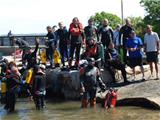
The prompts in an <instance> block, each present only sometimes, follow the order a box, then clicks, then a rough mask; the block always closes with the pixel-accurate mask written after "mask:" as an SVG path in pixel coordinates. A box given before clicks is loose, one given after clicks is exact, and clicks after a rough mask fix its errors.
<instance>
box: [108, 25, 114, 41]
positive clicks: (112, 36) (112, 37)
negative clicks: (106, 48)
mask: <svg viewBox="0 0 160 120" xmlns="http://www.w3.org/2000/svg"><path fill="white" fill-rule="evenodd" d="M109 30H110V33H111V39H112V41H111V42H113V39H114V35H113V30H112V28H110V29H109Z"/></svg>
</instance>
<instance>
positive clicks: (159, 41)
mask: <svg viewBox="0 0 160 120" xmlns="http://www.w3.org/2000/svg"><path fill="white" fill-rule="evenodd" d="M156 40H157V53H158V54H159V50H160V40H159V37H158V34H157V33H156Z"/></svg>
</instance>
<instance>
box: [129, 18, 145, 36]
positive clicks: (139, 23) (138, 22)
mask: <svg viewBox="0 0 160 120" xmlns="http://www.w3.org/2000/svg"><path fill="white" fill-rule="evenodd" d="M129 18H130V19H131V23H132V25H133V27H134V29H135V31H136V34H137V35H138V36H139V37H141V38H143V37H144V34H145V26H146V24H145V23H144V21H143V19H142V18H141V17H129Z"/></svg>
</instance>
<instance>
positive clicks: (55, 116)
mask: <svg viewBox="0 0 160 120" xmlns="http://www.w3.org/2000/svg"><path fill="white" fill-rule="evenodd" d="M159 117H160V112H159V111H155V110H149V109H144V108H140V107H117V108H116V109H110V110H105V109H103V108H101V107H100V105H97V107H96V109H91V108H88V109H81V108H80V102H64V103H47V108H46V109H45V110H41V111H37V110H35V106H34V104H33V102H17V104H16V111H15V112H14V113H10V114H9V113H7V112H6V111H5V110H3V105H0V120H158V119H159Z"/></svg>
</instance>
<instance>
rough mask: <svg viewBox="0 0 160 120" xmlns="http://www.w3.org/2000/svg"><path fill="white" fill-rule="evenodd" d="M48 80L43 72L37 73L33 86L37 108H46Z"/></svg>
mask: <svg viewBox="0 0 160 120" xmlns="http://www.w3.org/2000/svg"><path fill="white" fill-rule="evenodd" d="M45 82H46V78H45V74H44V73H43V72H37V73H36V75H35V77H34V80H33V85H32V92H33V97H34V101H35V104H36V108H37V109H40V108H44V96H45V92H46V90H45V87H46V83H45Z"/></svg>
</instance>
